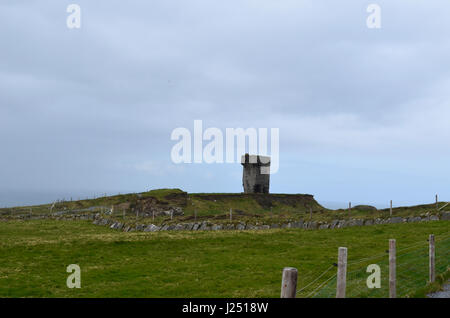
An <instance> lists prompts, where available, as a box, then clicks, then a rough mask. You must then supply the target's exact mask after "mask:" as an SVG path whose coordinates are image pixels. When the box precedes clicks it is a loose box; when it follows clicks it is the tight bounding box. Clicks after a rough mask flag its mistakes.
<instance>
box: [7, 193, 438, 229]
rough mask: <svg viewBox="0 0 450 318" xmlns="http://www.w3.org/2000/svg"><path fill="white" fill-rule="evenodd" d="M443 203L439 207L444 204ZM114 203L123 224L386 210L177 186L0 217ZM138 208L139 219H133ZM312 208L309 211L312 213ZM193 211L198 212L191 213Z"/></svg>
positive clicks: (326, 217)
mask: <svg viewBox="0 0 450 318" xmlns="http://www.w3.org/2000/svg"><path fill="white" fill-rule="evenodd" d="M443 205H444V203H441V204H440V205H439V206H443ZM112 206H114V213H113V214H112V215H111V216H110V217H112V218H115V219H118V218H124V215H125V218H126V221H127V222H126V223H127V224H133V223H144V224H148V223H154V224H162V223H165V224H167V223H179V222H192V221H194V219H196V220H197V221H203V220H209V221H214V223H220V222H222V221H223V222H228V220H229V211H230V209H232V211H233V221H234V222H240V221H244V222H247V221H250V222H252V223H266V224H270V223H276V222H280V223H287V222H289V221H291V220H299V219H303V220H309V219H310V217H311V219H312V220H314V221H327V222H331V221H332V220H334V219H348V218H353V219H355V218H357V219H374V218H388V217H389V209H384V210H377V209H375V208H373V207H370V206H365V205H360V206H356V207H354V208H352V209H351V211H348V210H342V209H341V210H329V209H326V208H324V207H322V206H321V205H320V204H319V203H318V202H317V201H316V200H314V197H313V196H312V195H307V194H238V193H217V194H216V193H193V194H188V193H186V192H184V191H182V190H180V189H158V190H152V191H148V192H143V193H132V194H123V195H116V196H110V197H100V198H96V199H90V200H78V201H63V202H57V203H55V204H54V205H53V206H52V204H46V205H39V206H32V207H16V208H4V209H0V218H4V219H5V218H13V217H15V216H17V215H25V216H27V215H34V216H36V215H48V214H50V213H54V212H64V213H67V214H70V213H71V212H73V213H86V214H92V213H99V212H100V213H104V212H106V211H108V210H111V207H112ZM151 206H157V207H159V208H162V209H164V208H166V207H167V208H168V207H181V208H182V209H183V212H184V215H182V216H175V217H174V218H173V219H171V218H170V217H169V216H160V217H157V218H156V219H155V220H154V221H153V219H152V217H150V216H151V213H147V217H145V216H144V217H143V215H144V213H142V212H146V211H150V209H149V207H151ZM137 212H140V213H141V214H140V217H137ZM310 212H312V213H311V214H310ZM427 213H428V215H430V214H437V213H438V211H437V208H436V205H435V204H429V205H420V206H414V207H401V208H394V209H393V215H394V216H402V217H407V216H419V215H425V214H427ZM195 215H196V216H195Z"/></svg>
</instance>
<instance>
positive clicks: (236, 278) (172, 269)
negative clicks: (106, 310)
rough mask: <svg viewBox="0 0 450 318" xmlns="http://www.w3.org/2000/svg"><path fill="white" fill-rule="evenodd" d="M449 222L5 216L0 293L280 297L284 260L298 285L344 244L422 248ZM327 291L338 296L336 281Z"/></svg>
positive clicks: (357, 248)
mask: <svg viewBox="0 0 450 318" xmlns="http://www.w3.org/2000/svg"><path fill="white" fill-rule="evenodd" d="M449 229H450V223H449V222H448V221H437V222H425V223H407V224H390V225H377V226H367V227H351V228H344V229H335V230H317V231H306V230H302V229H272V230H259V231H242V232H239V231H214V232H211V231H194V232H156V233H146V232H131V233H124V232H118V231H114V230H110V229H108V228H106V227H101V226H96V225H92V224H91V223H90V222H88V221H54V220H45V221H42V220H41V221H8V222H0V297H279V294H280V285H281V273H282V269H283V267H287V266H292V267H296V268H298V269H299V283H298V286H299V289H301V288H302V287H303V286H306V285H308V284H309V283H310V282H311V281H313V280H314V279H315V278H317V277H318V276H319V275H320V274H321V273H322V272H324V271H325V270H326V269H327V268H329V267H330V266H332V264H333V263H335V262H336V260H337V249H338V247H339V246H346V247H348V254H349V262H350V263H351V262H354V261H358V260H360V259H364V258H368V257H372V256H374V255H380V254H383V253H386V249H387V247H388V239H390V238H395V239H397V249H399V250H401V249H402V248H408V247H411V246H417V245H419V246H421V248H422V247H426V246H427V238H428V235H429V234H435V235H436V238H437V239H438V240H442V239H445V238H448V235H449ZM425 257H426V255H425ZM437 258H438V262H439V263H438V264H439V266H440V267H439V269H440V270H443V269H445V268H446V267H447V265H448V260H449V259H448V251H446V253H442V252H441V251H440V250H439V248H438V249H437ZM412 260H413V259H412ZM413 261H414V260H413ZM426 262H427V260H426V259H425V260H424V263H425V265H422V264H420V265H417V266H426ZM69 264H78V265H80V267H81V273H82V274H81V288H80V289H69V288H67V287H66V279H67V277H68V275H69V273H66V267H67V266H68V265H69ZM411 266H416V265H414V264H411ZM334 272H335V269H334V268H333V269H332V270H331V271H330V273H334ZM425 272H426V268H425ZM405 273H406V272H405ZM413 274H414V273H413V272H411V275H413ZM367 275H368V274H367ZM382 277H387V273H386V272H382ZM411 281H412V282H414V284H413V286H412V287H411V288H412V289H417V290H419V289H421V288H423V287H424V286H425V284H426V279H425V278H424V279H419V280H417V279H412V280H411ZM318 282H319V283H320V280H319V281H318ZM349 285H350V287H349V288H354V290H353V292H352V291H349V292H350V294H351V295H352V296H353V297H371V295H370V293H368V292H367V289H366V288H365V287H364V286H356V287H355V286H351V284H349ZM328 287H329V286H328ZM383 287H385V286H383ZM302 293H303V292H302ZM306 294H307V293H306V292H305V293H304V294H300V295H299V296H306ZM319 295H320V294H319ZM322 296H323V297H332V286H331V294H330V292H328V294H323V295H322ZM377 296H381V297H383V296H387V295H384V294H381V295H379V294H377Z"/></svg>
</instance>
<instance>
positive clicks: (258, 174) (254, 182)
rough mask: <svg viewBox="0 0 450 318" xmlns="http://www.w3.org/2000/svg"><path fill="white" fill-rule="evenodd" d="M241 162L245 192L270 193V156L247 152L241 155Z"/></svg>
mask: <svg viewBox="0 0 450 318" xmlns="http://www.w3.org/2000/svg"><path fill="white" fill-rule="evenodd" d="M241 164H242V165H243V166H244V171H243V174H242V185H243V186H244V193H269V181H270V157H267V156H258V155H249V154H248V153H247V154H245V155H244V156H242V157H241Z"/></svg>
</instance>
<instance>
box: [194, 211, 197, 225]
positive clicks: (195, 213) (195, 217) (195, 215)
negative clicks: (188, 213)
mask: <svg viewBox="0 0 450 318" xmlns="http://www.w3.org/2000/svg"><path fill="white" fill-rule="evenodd" d="M194 222H197V209H195V210H194Z"/></svg>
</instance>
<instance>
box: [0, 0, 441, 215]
mask: <svg viewBox="0 0 450 318" xmlns="http://www.w3.org/2000/svg"><path fill="white" fill-rule="evenodd" d="M72 3H75V4H78V5H79V6H80V8H81V25H80V28H72V29H70V28H68V27H67V23H66V22H67V17H68V16H69V15H70V13H67V12H66V9H67V6H68V5H69V4H72ZM372 3H375V4H378V5H379V7H380V8H381V15H380V17H381V28H378V29H374V28H368V27H367V24H366V20H367V18H368V16H369V15H370V13H368V12H367V7H368V6H369V4H372ZM449 17H450V2H449V1H444V0H440V1H435V0H428V1H425V0H423V1H418V0H416V1H411V0H396V1H392V0H389V1H377V0H371V1H361V0H357V1H336V0H333V1H331V0H329V1H325V0H321V1H317V0H311V1H309V0H308V1H302V0H282V1H280V0H251V1H250V0H227V1H210V0H209V1H208V0H152V1H134V0H130V1H114V0H97V1H87V0H71V1H55V0H53V1H50V0H23V1H22V0H2V1H1V2H0V39H1V41H0V206H13V205H24V204H37V203H47V202H52V201H54V200H56V199H62V198H65V199H69V198H73V199H78V198H86V197H94V196H99V195H103V194H117V193H129V192H143V191H147V190H149V189H157V188H181V189H183V190H185V191H188V192H242V191H243V189H242V166H241V165H240V164H239V162H236V163H228V164H220V163H210V164H209V163H196V164H185V163H181V164H175V163H173V161H172V159H171V149H172V147H173V146H174V145H175V144H176V141H174V140H171V138H170V137H171V133H172V131H173V130H174V129H175V128H177V127H185V128H187V129H189V130H190V131H193V126H194V120H202V121H203V126H204V128H205V129H206V128H208V127H215V128H218V129H220V130H222V131H225V129H226V128H240V127H241V128H244V129H245V128H250V127H254V128H267V129H269V130H270V128H279V145H280V151H279V157H280V166H279V170H278V172H277V173H275V174H273V175H271V185H270V187H271V188H270V191H271V192H272V193H308V194H313V195H314V196H315V198H316V199H317V200H318V201H319V203H322V204H323V205H325V206H327V207H333V208H335V207H341V206H342V207H344V206H347V205H348V202H350V201H351V202H352V203H353V204H354V205H355V204H372V205H375V206H377V207H387V206H388V204H389V201H390V200H393V202H394V206H399V205H413V204H421V203H430V202H433V201H434V199H435V195H436V194H439V198H440V200H441V201H449V200H450V193H449V191H450V188H449V184H450V183H449V180H450V169H449V162H450V147H449V145H450V143H449V140H450V125H449V123H450V89H449V88H450V59H449V56H450V36H449V35H450V18H449Z"/></svg>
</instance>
